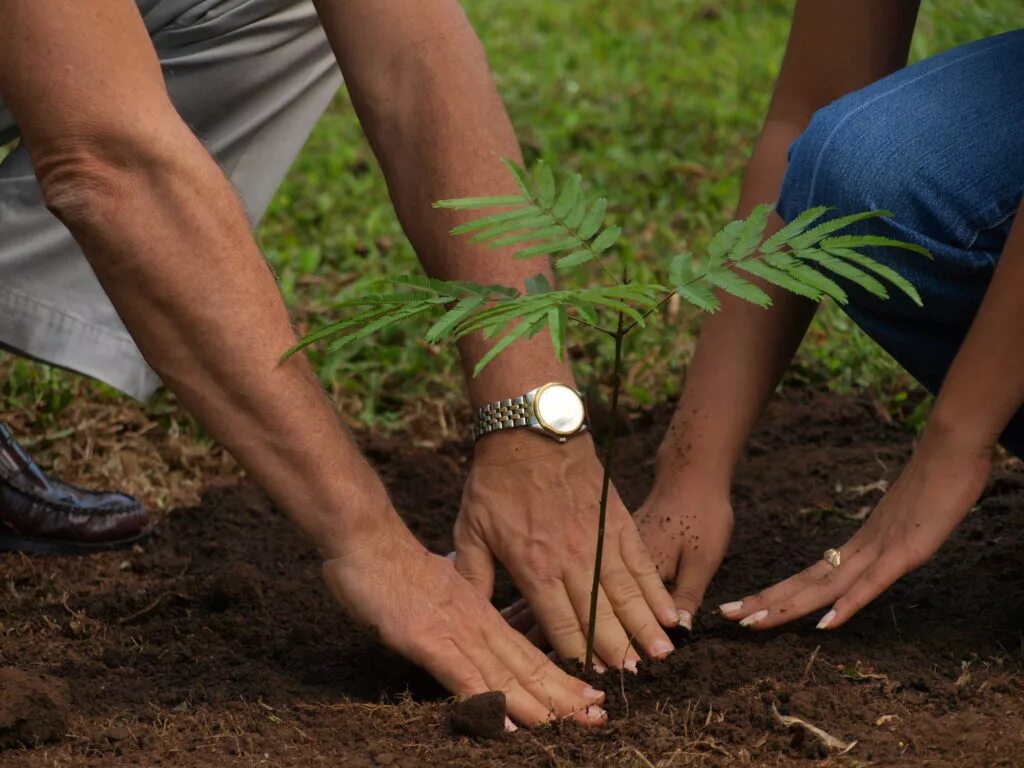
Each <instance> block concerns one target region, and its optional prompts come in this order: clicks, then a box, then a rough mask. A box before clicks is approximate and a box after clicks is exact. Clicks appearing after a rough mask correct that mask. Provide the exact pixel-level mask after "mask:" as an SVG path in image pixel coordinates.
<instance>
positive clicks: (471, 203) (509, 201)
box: [434, 195, 529, 211]
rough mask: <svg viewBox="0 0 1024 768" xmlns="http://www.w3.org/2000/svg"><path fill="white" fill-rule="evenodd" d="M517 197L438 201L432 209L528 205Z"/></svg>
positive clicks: (453, 209) (456, 209)
mask: <svg viewBox="0 0 1024 768" xmlns="http://www.w3.org/2000/svg"><path fill="white" fill-rule="evenodd" d="M528 202H529V200H524V199H523V198H522V197H520V196H519V195H501V196H500V197H460V198H456V199H454V200H438V201H437V202H436V203H434V208H446V209H448V210H452V211H473V210H479V209H481V208H502V207H504V206H507V205H522V204H523V203H528Z"/></svg>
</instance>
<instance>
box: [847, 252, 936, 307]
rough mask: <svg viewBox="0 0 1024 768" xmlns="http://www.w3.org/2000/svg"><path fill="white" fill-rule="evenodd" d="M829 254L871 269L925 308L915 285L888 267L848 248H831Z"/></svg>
mask: <svg viewBox="0 0 1024 768" xmlns="http://www.w3.org/2000/svg"><path fill="white" fill-rule="evenodd" d="M828 252H829V253H831V254H832V255H833V256H837V257H839V258H841V259H846V260H847V261H852V262H854V263H855V264H859V265H860V266H862V267H864V269H870V270H871V271H872V272H874V273H875V274H876V275H878V276H879V277H881V278H882V279H883V280H887V281H888V282H889V283H891V284H892V285H893V287H895V288H897V289H899V290H900V291H903V293H905V294H906V295H907V296H908V297H909V298H910V300H911V301H912V302H914V303H915V304H916V305H917V306H919V307H923V306H924V302H922V301H921V294H919V293H918V292H917V288H915V287H914V284H913V283H911V282H910V281H909V280H907V278H905V277H904V276H903V275H901V274H900V273H899V272H897V271H896V270H895V269H892V268H891V267H889V266H888V265H886V264H881V263H879V262H877V261H875V260H874V259H872V258H870V257H868V256H865V255H863V254H861V253H858V252H857V251H854V250H851V249H848V248H830V249H829V251H828Z"/></svg>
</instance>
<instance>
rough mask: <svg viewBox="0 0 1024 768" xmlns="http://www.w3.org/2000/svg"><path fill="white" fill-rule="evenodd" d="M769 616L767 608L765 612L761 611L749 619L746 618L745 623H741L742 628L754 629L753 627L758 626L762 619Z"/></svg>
mask: <svg viewBox="0 0 1024 768" xmlns="http://www.w3.org/2000/svg"><path fill="white" fill-rule="evenodd" d="M767 615H768V609H767V608H765V609H763V610H760V611H758V612H757V613H752V614H750V615H749V616H747V618H745V619H744V620H743V621H741V622H740V626H741V627H752V626H753V625H755V624H757V622H759V621H760V620H761V619H763V618H764V617H765V616H767Z"/></svg>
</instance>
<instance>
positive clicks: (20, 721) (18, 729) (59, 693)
mask: <svg viewBox="0 0 1024 768" xmlns="http://www.w3.org/2000/svg"><path fill="white" fill-rule="evenodd" d="M67 715H68V687H67V684H66V683H65V682H64V681H63V680H58V679H57V678H55V677H47V676H44V675H32V674H29V673H27V672H22V671H21V670H18V669H13V668H10V667H7V668H4V669H0V749H9V748H10V747H18V746H27V747H33V746H37V745H39V744H45V743H47V742H50V741H56V740H57V739H59V738H60V737H61V736H63V735H64V733H65V730H66V727H65V726H66V723H67Z"/></svg>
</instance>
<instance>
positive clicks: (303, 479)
mask: <svg viewBox="0 0 1024 768" xmlns="http://www.w3.org/2000/svg"><path fill="white" fill-rule="evenodd" d="M0 18H3V20H4V23H3V24H2V25H0V96H2V97H3V99H4V100H5V101H6V102H7V104H8V106H9V107H10V109H11V111H12V113H13V115H14V118H15V120H16V121H17V123H18V125H19V127H20V128H21V131H22V135H23V138H24V141H25V144H26V147H27V149H28V151H29V154H30V156H31V158H32V162H33V165H34V167H35V170H36V174H37V176H38V178H39V181H40V183H41V185H42V189H43V192H44V195H45V197H46V201H47V204H48V205H49V206H50V208H51V209H52V210H53V212H54V213H55V214H56V215H57V216H58V217H59V218H60V219H61V221H63V222H64V224H65V225H66V226H67V227H68V229H69V230H70V232H71V234H72V235H73V236H74V237H75V239H76V241H77V242H78V243H79V245H80V246H81V247H82V250H83V251H84V253H85V255H86V257H87V258H88V259H89V262H90V264H91V265H92V267H93V269H94V270H95V272H96V274H97V276H98V277H99V280H100V282H101V283H102V285H103V287H104V289H105V290H106V292H107V293H108V295H109V296H110V298H111V300H112V302H113V303H114V306H115V307H116V308H117V310H118V312H119V314H120V315H121V318H122V319H123V320H124V322H125V325H126V326H127V327H128V329H129V330H130V331H131V333H132V336H133V338H134V339H135V341H136V343H137V344H138V346H139V348H140V349H141V350H142V352H143V354H144V355H145V356H146V359H147V360H148V361H149V363H150V364H151V365H152V366H153V367H154V369H155V370H156V371H157V372H158V373H159V374H160V375H161V377H162V378H163V379H164V381H165V382H166V383H167V384H168V386H170V388H171V389H172V390H173V391H174V392H175V393H176V394H177V395H178V396H179V398H180V399H181V401H182V403H183V404H184V405H185V407H187V408H188V409H189V410H190V411H191V412H192V413H193V414H195V416H196V417H197V418H198V419H199V420H200V422H201V423H202V424H203V425H204V426H205V427H206V428H207V430H208V431H209V432H210V433H211V434H212V435H213V436H214V437H215V438H216V439H217V440H219V441H220V442H221V443H222V444H223V445H225V447H227V448H228V449H229V450H230V451H231V452H232V454H233V455H234V456H235V457H236V458H237V459H238V461H239V463H240V464H241V465H242V466H243V467H244V468H245V469H246V471H247V472H248V473H249V474H250V475H251V476H252V477H253V478H254V479H255V480H256V481H257V482H259V483H260V485H262V487H263V488H265V489H266V491H267V492H268V493H269V494H270V496H271V497H272V498H273V499H274V501H275V502H276V503H277V505H278V506H279V507H281V508H282V509H284V510H286V511H288V512H289V513H290V514H291V515H292V516H293V517H294V518H295V519H296V520H297V521H298V523H299V524H300V526H301V527H302V528H303V529H304V530H305V531H306V532H307V533H308V534H309V535H310V536H311V537H312V539H313V540H314V542H316V544H317V546H319V548H320V550H321V552H322V553H323V554H324V556H325V558H327V562H326V564H325V576H326V578H327V580H328V584H329V585H330V586H331V588H332V591H333V592H334V594H335V595H336V597H337V598H338V599H339V600H340V601H341V602H343V603H344V604H345V605H346V607H347V608H349V610H350V611H352V613H353V614H354V615H355V616H356V617H357V618H359V619H361V620H362V621H363V622H365V623H367V624H370V625H372V626H374V627H375V628H376V629H377V631H378V632H379V633H380V636H381V638H382V640H383V641H384V642H385V643H387V644H388V645H390V646H391V647H393V648H395V649H397V650H398V651H400V652H402V653H404V654H405V655H407V656H409V657H410V658H412V659H413V660H414V661H416V662H418V663H420V664H422V665H423V666H424V667H426V668H427V669H428V670H429V671H430V672H432V673H433V674H434V675H435V676H436V677H438V679H439V680H441V682H442V683H444V684H445V685H447V686H448V687H449V688H450V689H451V690H453V691H454V692H456V693H461V694H473V693H479V692H482V691H484V690H487V689H502V690H504V691H505V692H506V693H507V695H508V701H509V707H510V712H511V713H512V714H513V716H515V717H517V718H518V719H520V720H522V721H524V722H528V723H536V722H541V721H544V720H546V719H548V717H549V716H550V713H552V712H555V713H557V714H559V715H568V714H570V713H573V712H576V713H578V715H577V716H578V718H579V719H581V720H584V721H593V720H599V719H600V718H601V717H602V716H603V713H601V712H599V711H597V710H595V711H592V712H590V713H589V714H588V713H587V711H586V708H587V705H588V704H589V703H590V702H592V701H595V700H596V699H597V698H598V697H597V694H596V692H593V691H588V690H587V688H586V686H585V685H584V684H583V683H581V682H579V681H576V680H573V679H572V678H570V677H568V676H567V675H565V674H564V673H562V672H561V671H560V670H558V669H557V668H556V667H554V665H552V664H550V663H549V662H548V661H547V659H545V658H544V657H543V655H542V654H540V653H539V652H538V651H536V649H534V648H532V646H530V645H529V644H528V643H526V642H525V640H523V639H522V638H521V637H520V636H519V635H517V634H516V633H514V632H512V631H511V630H509V629H508V628H507V627H506V625H505V624H504V622H503V620H502V619H501V617H500V616H499V615H498V613H497V612H496V611H495V610H494V609H493V608H492V607H491V606H490V605H488V604H487V602H486V601H485V600H483V599H482V598H481V597H480V596H479V595H478V594H477V593H476V592H474V591H473V590H472V588H471V587H470V586H469V585H468V584H467V583H466V582H465V580H464V579H462V578H461V577H459V576H458V575H457V574H456V573H455V570H454V569H453V568H452V567H451V566H450V564H449V563H447V562H446V561H445V560H444V559H443V558H438V557H436V556H433V555H431V554H430V553H429V552H427V551H426V550H425V549H424V548H423V547H422V546H421V545H419V544H418V543H417V542H416V540H415V538H414V537H413V536H412V535H411V533H409V531H408V530H407V529H406V528H405V526H404V525H403V524H402V523H401V521H400V519H399V518H398V516H397V514H396V512H395V511H394V509H393V508H392V507H391V504H390V502H389V501H388V499H387V495H386V493H385V491H384V489H383V487H382V484H381V483H380V481H379V480H378V478H377V477H376V475H375V474H374V473H373V471H372V470H371V468H370V467H369V465H368V464H367V463H366V462H365V461H364V460H363V459H362V458H361V456H360V455H359V453H358V451H357V449H356V447H355V446H354V444H353V443H352V442H351V440H350V439H349V438H348V436H347V435H346V433H345V431H344V429H343V427H342V426H341V424H340V422H339V420H338V418H337V417H336V415H335V413H334V412H333V410H332V408H331V406H330V403H329V402H328V401H327V399H326V397H325V396H324V394H323V392H322V391H321V389H320V387H319V385H318V383H317V381H316V378H315V376H314V375H313V372H312V371H311V370H310V367H309V365H308V363H307V362H306V361H305V360H304V359H302V358H301V356H300V357H296V358H293V359H291V360H289V361H288V362H287V363H286V364H283V365H279V364H278V360H279V358H280V356H281V354H282V352H284V351H285V350H286V349H288V348H289V347H290V346H291V345H292V344H294V342H295V336H294V334H293V332H292V328H291V325H290V323H289V319H288V316H287V312H286V310H285V307H284V305H283V302H282V300H281V297H280V295H279V293H278V291H277V287H276V285H275V283H274V280H273V277H272V276H271V274H270V270H269V269H268V267H267V265H266V264H265V263H264V261H263V259H262V257H261V254H260V253H259V250H258V249H257V247H256V244H255V242H254V240H253V238H252V236H251V234H250V232H249V224H248V221H247V220H246V217H245V214H244V212H243V210H242V207H241V205H240V204H239V202H238V200H237V199H236V197H235V194H234V191H233V190H232V188H231V186H230V184H229V183H228V181H227V179H226V178H225V177H224V175H223V174H222V173H221V171H220V169H219V168H218V167H217V165H216V163H215V162H214V161H213V159H212V158H211V157H210V156H209V155H208V154H207V153H206V151H205V150H204V149H203V147H202V145H201V144H200V143H199V141H198V140H197V139H196V138H195V137H194V136H193V135H192V133H191V132H190V131H189V129H188V128H187V126H186V125H185V124H184V123H183V121H182V120H181V118H180V117H179V116H178V114H177V113H176V112H175V110H174V108H173V106H172V105H171V103H170V100H169V99H168V96H167V93H166V90H165V88H164V83H163V77H162V73H161V70H160V65H159V62H158V61H157V58H156V55H155V52H154V50H153V47H152V45H151V43H150V41H149V39H148V36H147V34H146V30H145V27H144V25H143V23H142V19H141V17H140V16H139V12H138V10H137V8H136V7H135V3H134V2H133V0H96V1H95V2H88V3H81V2H76V1H75V0H34V1H33V2H31V3H25V2H20V0H0Z"/></svg>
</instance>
